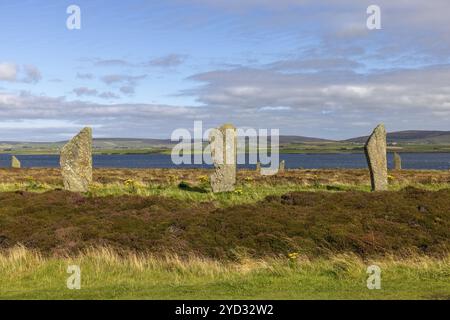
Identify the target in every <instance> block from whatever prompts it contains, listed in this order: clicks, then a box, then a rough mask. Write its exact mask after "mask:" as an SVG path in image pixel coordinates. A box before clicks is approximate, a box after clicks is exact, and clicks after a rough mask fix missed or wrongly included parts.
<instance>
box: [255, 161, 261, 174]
mask: <svg viewBox="0 0 450 320" xmlns="http://www.w3.org/2000/svg"><path fill="white" fill-rule="evenodd" d="M256 172H261V162H259V161H258V162H257V163H256Z"/></svg>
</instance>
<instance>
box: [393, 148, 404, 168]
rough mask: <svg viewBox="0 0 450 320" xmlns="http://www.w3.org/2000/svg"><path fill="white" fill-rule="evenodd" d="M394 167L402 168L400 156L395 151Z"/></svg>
mask: <svg viewBox="0 0 450 320" xmlns="http://www.w3.org/2000/svg"><path fill="white" fill-rule="evenodd" d="M394 169H395V170H402V158H401V157H400V155H399V154H398V153H397V152H395V153H394Z"/></svg>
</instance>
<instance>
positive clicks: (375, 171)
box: [364, 124, 388, 191]
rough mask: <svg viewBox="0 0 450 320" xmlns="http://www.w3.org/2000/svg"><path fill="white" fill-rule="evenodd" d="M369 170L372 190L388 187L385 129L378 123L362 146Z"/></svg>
mask: <svg viewBox="0 0 450 320" xmlns="http://www.w3.org/2000/svg"><path fill="white" fill-rule="evenodd" d="M364 151H365V153H366V158H367V163H368V165H369V170H370V181H371V184H372V191H382V190H387V189H388V173H387V160H386V129H385V128H384V125H383V124H380V125H378V126H377V127H376V128H375V130H374V131H373V133H372V134H371V135H370V137H369V139H368V140H367V142H366V145H365V146H364Z"/></svg>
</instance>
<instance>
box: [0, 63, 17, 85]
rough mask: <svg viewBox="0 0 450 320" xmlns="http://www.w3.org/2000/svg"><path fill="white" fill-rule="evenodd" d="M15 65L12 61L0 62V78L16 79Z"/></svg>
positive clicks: (6, 79) (4, 79)
mask: <svg viewBox="0 0 450 320" xmlns="http://www.w3.org/2000/svg"><path fill="white" fill-rule="evenodd" d="M16 78H17V66H16V65H15V64H14V63H8V62H3V63H0V80H3V81H16Z"/></svg>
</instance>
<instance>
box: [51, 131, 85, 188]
mask: <svg viewBox="0 0 450 320" xmlns="http://www.w3.org/2000/svg"><path fill="white" fill-rule="evenodd" d="M59 162H60V165H61V173H62V176H63V182H64V189H66V190H69V191H73V192H86V191H88V189H89V184H90V183H91V182H92V129H91V128H84V129H83V130H81V131H80V133H78V134H77V135H76V136H75V137H74V138H72V140H70V141H69V142H68V143H67V144H66V145H64V147H63V148H62V149H61V156H60V160H59Z"/></svg>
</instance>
